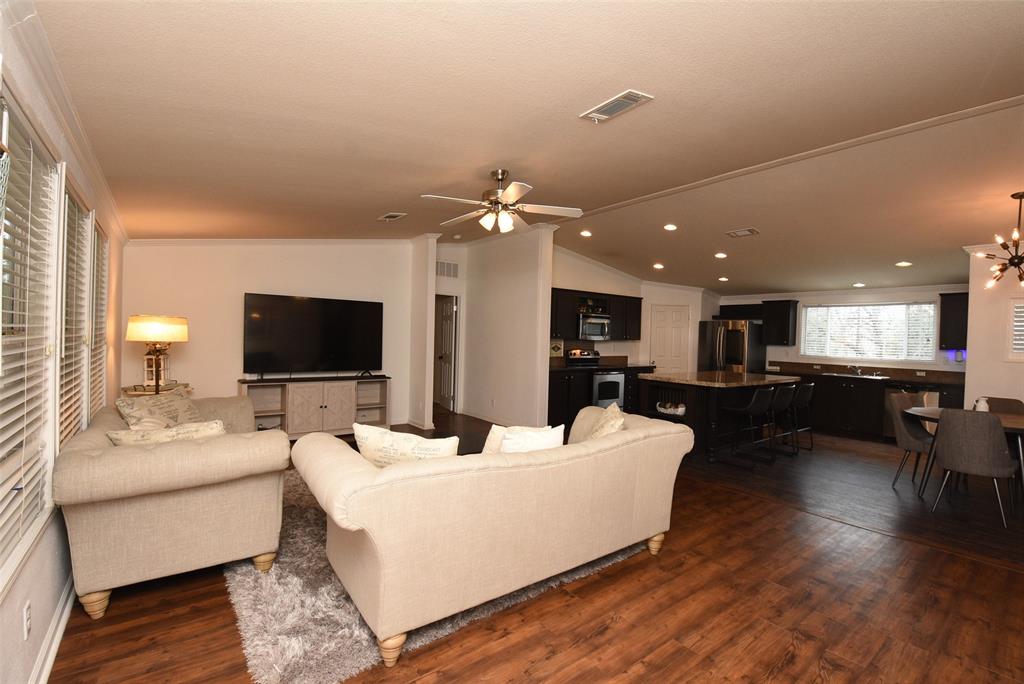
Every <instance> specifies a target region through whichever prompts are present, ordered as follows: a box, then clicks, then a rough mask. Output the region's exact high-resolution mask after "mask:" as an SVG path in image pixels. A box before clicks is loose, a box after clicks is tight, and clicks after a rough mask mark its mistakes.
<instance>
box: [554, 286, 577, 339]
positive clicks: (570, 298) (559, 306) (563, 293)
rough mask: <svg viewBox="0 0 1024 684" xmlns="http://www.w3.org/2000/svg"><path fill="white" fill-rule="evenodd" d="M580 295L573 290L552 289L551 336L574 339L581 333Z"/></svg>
mask: <svg viewBox="0 0 1024 684" xmlns="http://www.w3.org/2000/svg"><path fill="white" fill-rule="evenodd" d="M578 300H579V296H578V295H577V294H576V293H575V292H572V291H571V290H559V289H552V290H551V337H552V338H554V339H560V340H574V339H576V336H577V335H578V334H579V325H578V324H579V314H578V313H577V308H578V306H579V303H578Z"/></svg>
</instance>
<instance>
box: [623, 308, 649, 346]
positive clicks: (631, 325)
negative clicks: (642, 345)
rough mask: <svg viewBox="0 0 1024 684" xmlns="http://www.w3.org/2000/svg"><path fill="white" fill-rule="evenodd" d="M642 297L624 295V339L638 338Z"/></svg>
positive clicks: (641, 314) (641, 315)
mask: <svg viewBox="0 0 1024 684" xmlns="http://www.w3.org/2000/svg"><path fill="white" fill-rule="evenodd" d="M643 304H644V300H643V298H642V297H626V330H625V336H624V337H623V339H625V340H639V339H640V335H641V332H642V331H641V326H640V322H641V320H642V318H643Z"/></svg>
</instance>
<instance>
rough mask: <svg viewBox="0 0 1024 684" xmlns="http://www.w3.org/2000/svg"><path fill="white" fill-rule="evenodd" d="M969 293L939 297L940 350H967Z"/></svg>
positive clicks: (955, 293) (941, 295)
mask: <svg viewBox="0 0 1024 684" xmlns="http://www.w3.org/2000/svg"><path fill="white" fill-rule="evenodd" d="M967 299H968V298H967V293H966V292H953V293H948V294H946V293H944V294H940V295H939V349H967V305H968V304H967Z"/></svg>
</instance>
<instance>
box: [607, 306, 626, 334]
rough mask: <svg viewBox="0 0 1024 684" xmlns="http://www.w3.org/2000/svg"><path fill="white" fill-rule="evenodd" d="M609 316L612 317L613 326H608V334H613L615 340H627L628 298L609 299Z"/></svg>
mask: <svg viewBox="0 0 1024 684" xmlns="http://www.w3.org/2000/svg"><path fill="white" fill-rule="evenodd" d="M608 315H610V316H611V317H612V320H611V324H610V325H609V326H608V332H610V333H611V337H612V339H613V340H625V339H628V338H627V337H626V316H627V312H626V298H625V297H609V298H608Z"/></svg>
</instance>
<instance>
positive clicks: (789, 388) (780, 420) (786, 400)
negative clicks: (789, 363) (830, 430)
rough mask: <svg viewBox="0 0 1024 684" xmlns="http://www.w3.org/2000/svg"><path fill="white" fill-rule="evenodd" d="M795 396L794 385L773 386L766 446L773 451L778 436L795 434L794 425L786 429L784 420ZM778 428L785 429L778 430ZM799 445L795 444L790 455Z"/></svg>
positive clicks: (797, 449) (794, 452)
mask: <svg viewBox="0 0 1024 684" xmlns="http://www.w3.org/2000/svg"><path fill="white" fill-rule="evenodd" d="M795 396H796V385H780V386H779V387H776V388H775V394H774V395H773V396H772V404H771V411H770V412H769V419H768V420H769V431H768V448H769V449H770V450H771V451H775V441H776V440H777V439H778V438H779V437H789V436H792V435H793V434H795V426H793V425H790V426H789V429H788V430H787V429H786V426H785V420H786V417H787V416H788V415H789V414H790V409H792V407H793V397H795ZM780 430H785V431H784V432H780ZM797 451H799V447H796V446H795V443H794V451H793V453H792V454H789V455H790V456H795V455H796V453H797Z"/></svg>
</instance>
